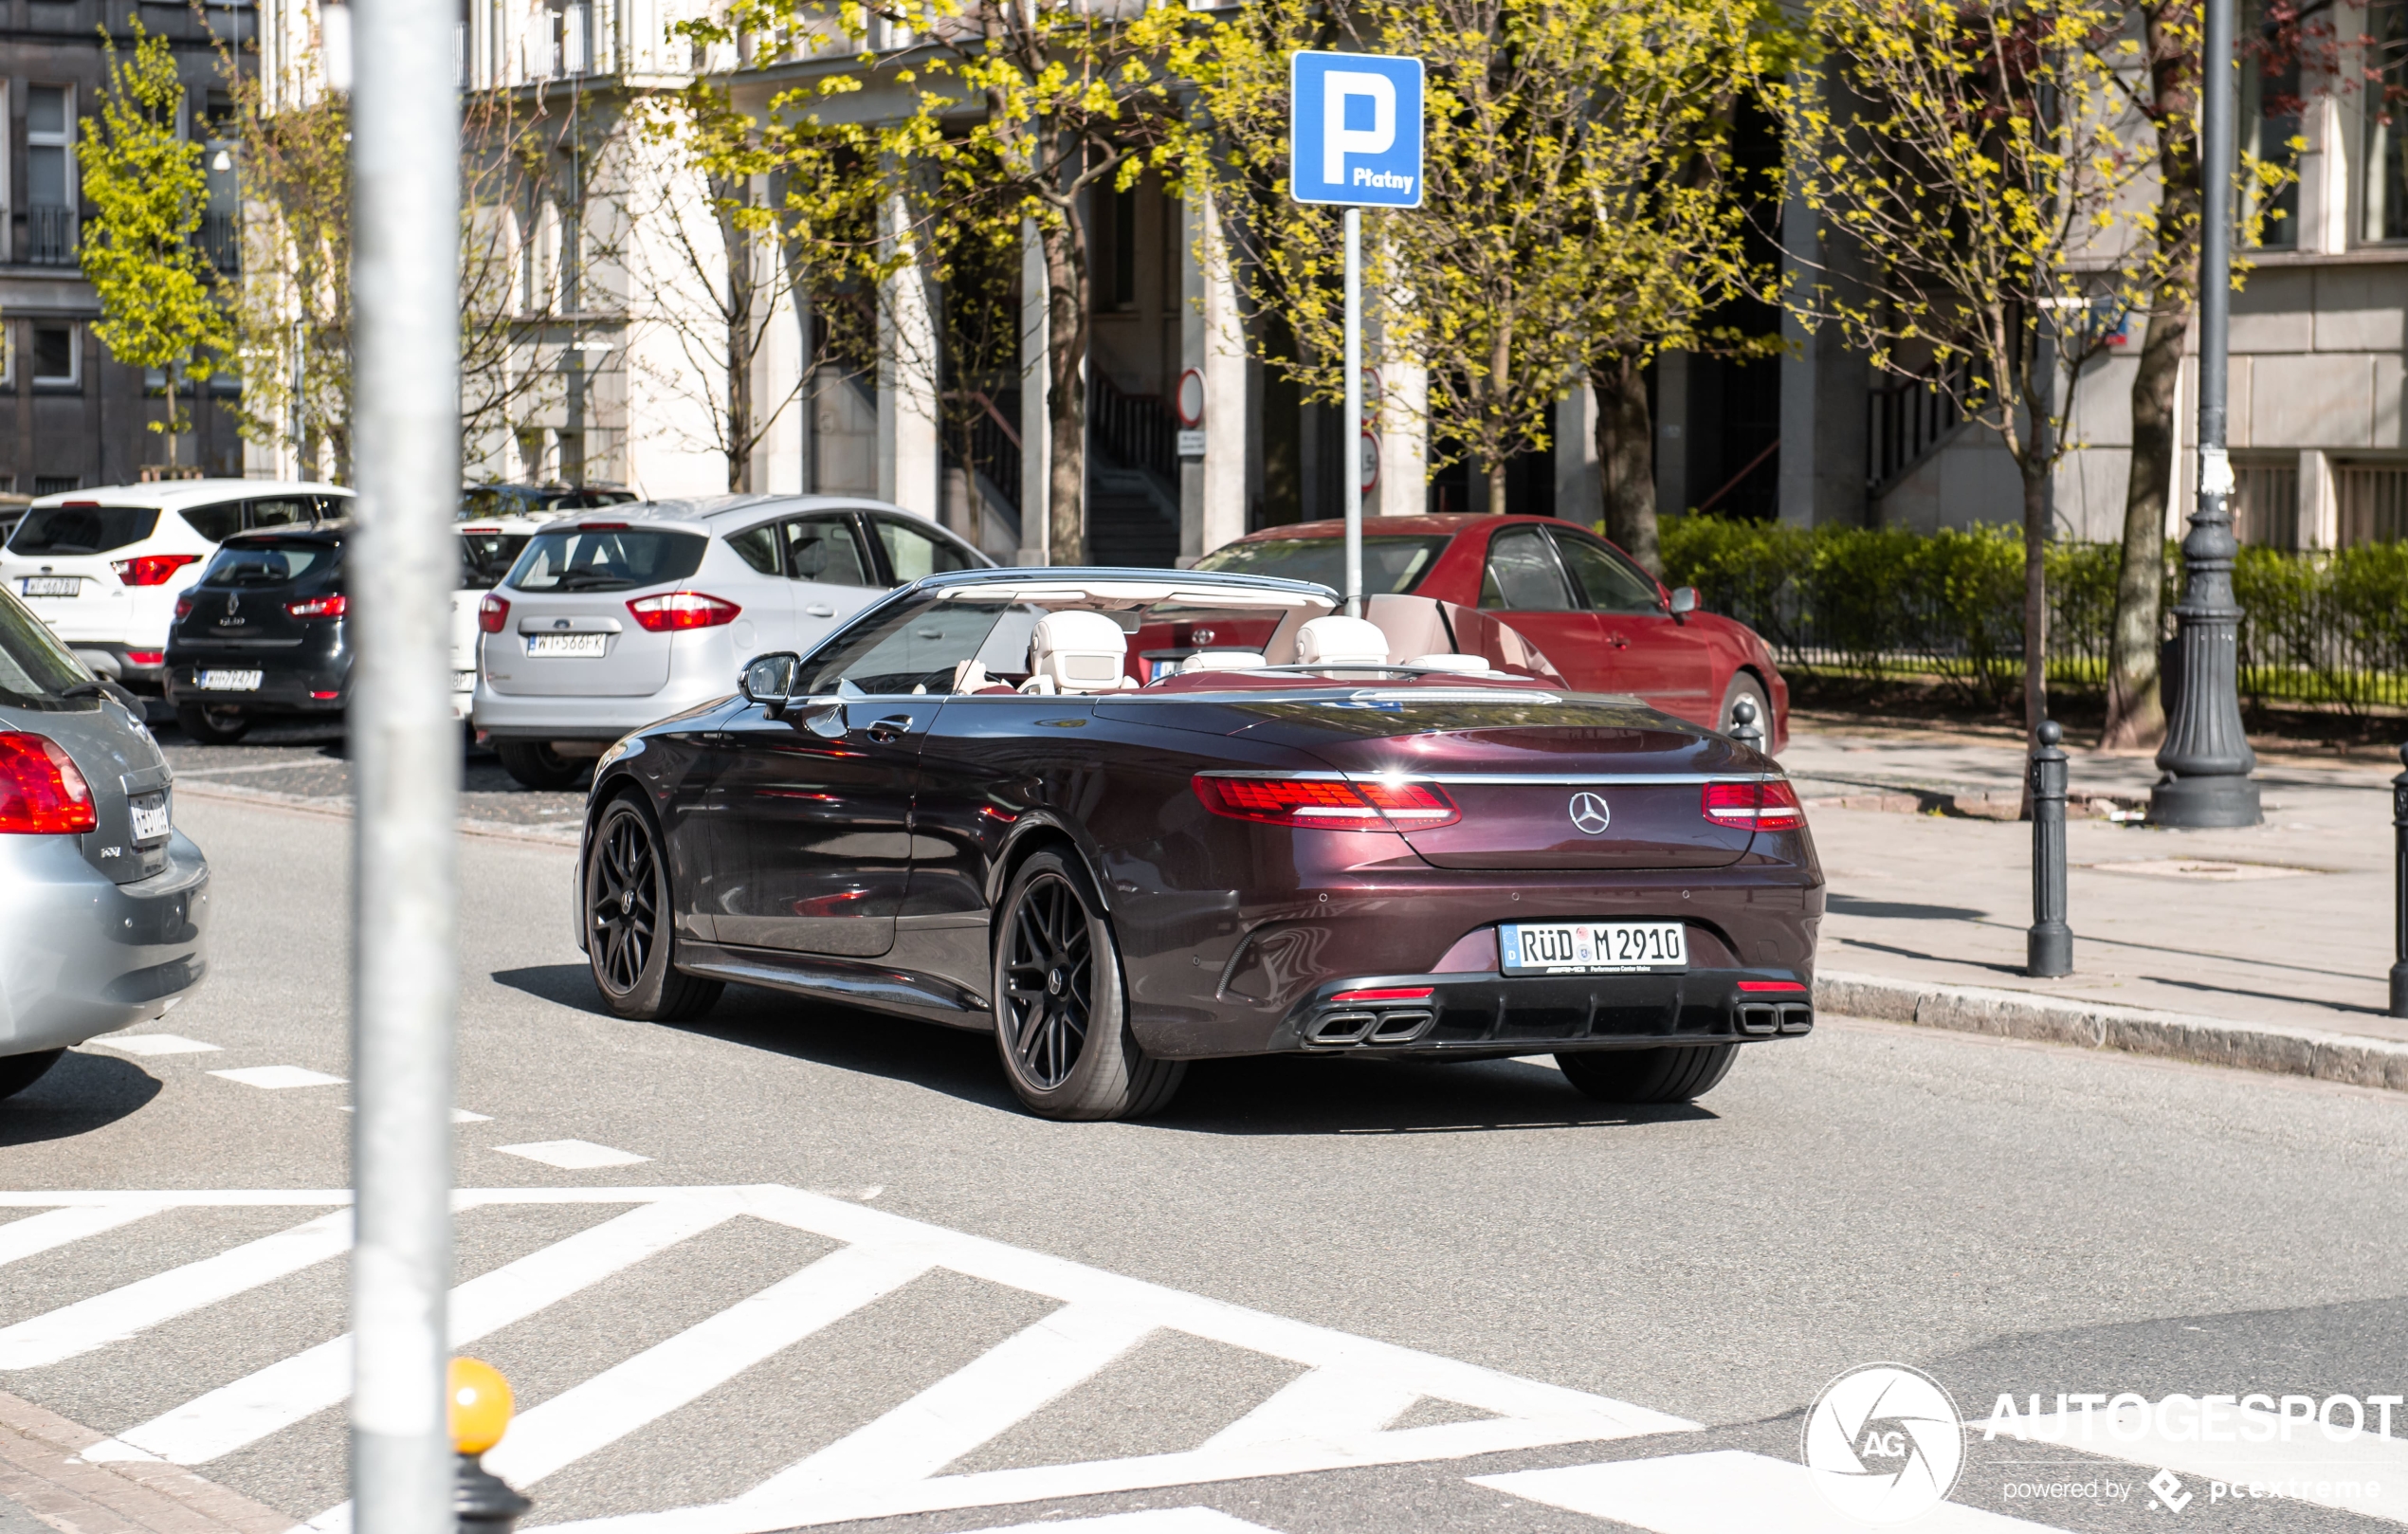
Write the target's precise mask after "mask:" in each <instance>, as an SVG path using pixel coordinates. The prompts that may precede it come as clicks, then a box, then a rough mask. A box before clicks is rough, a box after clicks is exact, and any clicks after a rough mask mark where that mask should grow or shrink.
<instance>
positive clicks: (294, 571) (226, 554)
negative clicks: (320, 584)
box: [201, 539, 342, 587]
mask: <svg viewBox="0 0 2408 1534" xmlns="http://www.w3.org/2000/svg"><path fill="white" fill-rule="evenodd" d="M341 559H342V550H341V549H339V548H337V547H336V546H335V545H333V544H330V543H319V542H317V541H315V540H311V541H308V542H304V541H302V540H301V539H293V540H292V541H291V542H289V543H287V542H285V541H283V540H282V539H278V540H276V541H274V542H257V543H229V544H227V545H226V546H225V547H223V548H221V549H219V550H218V551H217V557H215V558H213V559H211V560H210V562H209V569H208V570H206V571H204V572H202V575H201V584H202V585H204V586H236V587H249V586H289V585H291V584H292V583H293V582H295V581H297V580H299V579H301V577H302V576H304V575H327V574H330V573H331V572H332V571H333V569H334V567H335V566H336V565H337V564H338V563H339V562H340V561H341Z"/></svg>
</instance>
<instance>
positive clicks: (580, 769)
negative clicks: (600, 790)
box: [493, 740, 586, 793]
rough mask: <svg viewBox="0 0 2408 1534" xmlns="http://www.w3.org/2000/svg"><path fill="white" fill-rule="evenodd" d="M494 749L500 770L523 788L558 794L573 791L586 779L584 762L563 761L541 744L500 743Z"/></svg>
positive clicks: (539, 742) (558, 754) (536, 742)
mask: <svg viewBox="0 0 2408 1534" xmlns="http://www.w3.org/2000/svg"><path fill="white" fill-rule="evenodd" d="M493 749H494V751H495V752H496V753H497V754H498V755H500V757H501V758H502V771H503V772H505V773H508V774H509V775H510V776H512V777H514V778H516V779H517V780H518V781H519V784H520V786H521V787H523V788H531V789H539V790H542V791H544V792H546V793H558V792H560V791H562V790H565V789H573V788H575V787H576V786H577V779H579V778H581V777H583V776H585V769H586V763H585V762H583V761H580V760H578V759H576V758H573V757H564V756H562V755H560V753H558V752H556V751H555V750H553V749H552V747H551V746H550V745H548V744H546V743H545V742H544V741H541V740H499V741H496V742H495V743H494V748H493Z"/></svg>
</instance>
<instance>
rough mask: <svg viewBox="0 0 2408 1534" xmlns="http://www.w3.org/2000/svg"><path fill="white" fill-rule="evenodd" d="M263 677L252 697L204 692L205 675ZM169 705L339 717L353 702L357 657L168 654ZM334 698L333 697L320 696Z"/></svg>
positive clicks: (293, 653)
mask: <svg viewBox="0 0 2408 1534" xmlns="http://www.w3.org/2000/svg"><path fill="white" fill-rule="evenodd" d="M249 670H256V671H258V672H259V673H260V679H259V686H258V688H257V690H255V691H251V692H218V691H208V692H204V691H202V690H201V688H200V686H199V684H198V681H197V678H198V675H199V673H200V672H202V671H249ZM165 685H166V690H167V701H168V702H169V703H224V704H230V705H232V706H234V707H237V708H242V709H246V710H250V711H254V712H259V713H272V714H339V713H341V712H342V711H343V709H344V707H345V705H346V704H347V703H349V702H350V699H351V657H350V655H349V654H348V653H347V652H345V653H340V654H337V655H334V656H320V655H310V654H304V653H301V652H297V651H292V650H284V651H277V652H271V653H270V654H265V655H263V654H262V653H260V652H258V651H256V650H254V651H250V652H248V653H236V654H228V655H208V654H202V653H198V652H195V651H192V650H186V649H172V650H170V651H168V656H167V666H166V667H165ZM320 693H331V694H333V696H331V697H319V696H317V695H318V694H320Z"/></svg>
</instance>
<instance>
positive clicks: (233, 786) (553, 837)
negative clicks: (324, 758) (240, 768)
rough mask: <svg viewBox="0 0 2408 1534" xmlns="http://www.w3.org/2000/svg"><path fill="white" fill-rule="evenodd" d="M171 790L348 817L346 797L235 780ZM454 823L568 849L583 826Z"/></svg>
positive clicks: (178, 783)
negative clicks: (254, 785)
mask: <svg viewBox="0 0 2408 1534" xmlns="http://www.w3.org/2000/svg"><path fill="white" fill-rule="evenodd" d="M175 792H176V793H178V794H189V795H191V796H192V797H193V798H196V799H225V800H228V801H230V802H232V803H235V804H250V805H269V806H272V807H274V808H276V809H279V810H297V811H299V812H301V813H302V814H311V815H325V816H327V817H328V818H330V819H334V820H349V819H350V818H351V817H352V802H351V799H350V798H349V797H348V796H342V797H319V796H317V795H313V794H284V793H281V792H279V791H278V790H275V789H266V788H245V787H244V786H243V785H241V784H239V783H216V782H211V781H210V780H209V779H207V778H191V777H179V778H177V779H176V780H175ZM456 824H457V825H458V826H459V828H460V834H461V835H463V836H499V837H502V838H503V839H504V840H507V841H514V842H533V843H535V844H536V845H537V846H538V847H563V848H567V849H571V850H575V849H576V847H577V845H578V843H579V841H580V839H581V836H582V833H583V831H584V829H585V827H584V822H583V821H582V820H577V821H559V822H555V823H553V824H551V825H528V824H525V823H523V822H520V821H515V820H479V819H474V818H471V817H469V816H466V815H463V816H461V817H460V819H459V821H458V822H457V823H456Z"/></svg>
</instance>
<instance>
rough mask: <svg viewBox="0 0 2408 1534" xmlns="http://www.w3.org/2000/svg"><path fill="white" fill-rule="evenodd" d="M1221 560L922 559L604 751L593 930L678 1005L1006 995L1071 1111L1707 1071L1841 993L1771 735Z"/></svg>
mask: <svg viewBox="0 0 2408 1534" xmlns="http://www.w3.org/2000/svg"><path fill="white" fill-rule="evenodd" d="M1339 606H1340V604H1339V602H1338V599H1337V598H1336V596H1335V595H1334V594H1332V593H1331V592H1330V591H1329V590H1328V589H1327V588H1325V587H1322V586H1315V585H1308V584H1304V583H1302V582H1295V581H1284V580H1272V579H1267V578H1260V577H1248V576H1236V575H1206V574H1201V573H1195V572H1172V571H1159V572H1157V571H1132V570H1073V569H1043V568H1039V569H1005V570H977V571H962V572H957V573H953V574H948V575H932V576H930V577H928V578H926V579H923V580H921V581H918V582H915V583H913V584H912V585H909V586H906V587H903V588H902V589H901V590H899V591H897V592H895V593H894V594H891V595H890V596H888V597H886V598H885V600H883V601H881V602H879V603H878V604H876V605H875V606H872V607H870V608H868V609H867V610H865V611H864V612H861V613H860V614H859V615H858V616H856V617H855V618H854V619H853V620H852V621H851V622H849V623H848V624H847V625H846V626H845V627H844V628H842V629H840V630H837V631H836V632H835V633H834V634H833V635H831V636H830V638H829V639H828V640H827V641H826V642H825V643H824V644H822V645H821V646H820V647H819V648H817V649H815V650H813V651H812V652H811V653H810V654H809V655H805V656H800V657H797V656H794V655H782V654H781V655H763V656H759V657H757V658H756V659H755V660H754V661H753V662H752V663H751V664H750V665H749V666H748V667H746V669H745V672H744V675H743V679H742V686H741V689H740V690H739V693H738V694H737V695H735V696H733V697H730V698H727V699H725V700H722V701H721V702H719V703H710V704H707V705H705V706H703V707H701V708H698V709H694V710H691V711H689V712H687V713H684V714H681V715H679V716H677V717H675V718H672V719H667V720H664V721H660V722H659V723H656V724H653V725H650V726H648V727H647V728H645V729H643V730H639V731H637V732H636V733H635V734H633V735H631V736H629V737H628V738H627V739H626V740H621V741H620V742H619V743H618V744H617V745H615V746H613V747H612V748H611V751H610V752H609V753H608V754H606V755H605V756H604V757H603V758H602V760H601V763H600V765H599V767H598V768H597V770H596V772H595V774H594V783H593V798H592V801H591V805H590V808H589V812H588V814H587V818H586V826H585V839H584V851H583V856H582V857H581V858H580V860H579V865H578V868H579V875H578V892H577V910H578V912H579V930H578V941H579V943H580V945H581V946H583V947H584V948H585V950H586V952H587V954H588V956H589V957H590V959H592V963H593V978H594V982H595V984H596V985H597V986H598V987H599V988H600V990H601V993H602V995H603V998H604V1000H605V1001H606V1002H607V1003H608V1004H609V1006H610V1007H611V1010H612V1011H614V1012H616V1013H618V1014H621V1015H623V1016H628V1017H638V1018H651V1019H661V1020H670V1019H678V1018H685V1017H691V1016H694V1015H695V1014H699V1013H701V1012H702V1011H703V1010H704V1009H706V1008H708V1007H709V1006H711V1004H712V1003H713V1002H714V1001H716V1000H717V999H718V997H719V995H720V993H721V989H722V988H723V987H724V985H725V984H726V983H727V982H729V981H738V982H740V983H743V984H747V985H755V986H763V987H767V988H770V989H772V990H776V991H782V992H786V993H789V994H791V995H796V996H801V997H807V998H812V999H819V1000H827V1001H835V1002H841V1003H844V1004H846V1005H848V1006H852V1007H859V1008H864V1009H867V1010H869V1011H872V1012H882V1013H889V1014H898V1015H902V1016H907V1017H916V1018H921V1019H924V1020H927V1021H930V1022H939V1023H946V1024H950V1025H953V1026H956V1027H960V1028H975V1029H992V1030H994V1032H995V1034H996V1042H997V1045H998V1047H999V1048H998V1052H999V1053H1000V1055H1001V1057H1002V1061H1003V1068H1004V1070H1005V1072H1006V1074H1007V1075H1008V1076H1009V1077H1010V1078H1011V1082H1012V1089H1013V1090H1014V1091H1015V1092H1016V1093H1017V1094H1018V1095H1019V1097H1020V1100H1021V1101H1022V1102H1023V1103H1025V1104H1027V1105H1028V1106H1029V1107H1030V1109H1031V1111H1033V1112H1036V1113H1040V1114H1044V1115H1047V1116H1049V1117H1053V1118H1063V1119H1108V1118H1121V1117H1127V1116H1131V1115H1136V1114H1140V1113H1145V1112H1147V1111H1150V1110H1152V1109H1155V1108H1158V1107H1159V1106H1161V1105H1162V1104H1164V1103H1165V1102H1167V1101H1168V1100H1169V1099H1170V1097H1171V1095H1172V1093H1173V1092H1174V1091H1176V1090H1177V1087H1178V1083H1179V1078H1180V1076H1181V1074H1182V1073H1183V1071H1184V1069H1185V1067H1186V1062H1188V1061H1190V1060H1198V1059H1209V1058H1213V1057H1216V1056H1227V1055H1250V1054H1268V1053H1275V1052H1282V1051H1303V1052H1309V1053H1331V1054H1337V1053H1354V1054H1366V1053H1368V1054H1387V1055H1414V1056H1422V1057H1448V1058H1457V1059H1486V1058H1495V1057H1499V1056H1505V1055H1537V1054H1551V1055H1553V1056H1555V1058H1556V1060H1557V1062H1558V1064H1559V1065H1560V1066H1561V1067H1562V1069H1563V1072H1564V1074H1565V1076H1566V1077H1568V1078H1569V1079H1570V1080H1571V1082H1572V1083H1573V1084H1574V1085H1575V1086H1576V1087H1579V1088H1580V1089H1581V1090H1582V1091H1585V1092H1587V1093H1589V1094H1590V1095H1592V1096H1594V1097H1597V1098H1600V1099H1604V1100H1607V1101H1611V1102H1617V1103H1666V1102H1678V1101H1685V1100H1687V1099H1689V1098H1693V1097H1696V1096H1697V1095H1698V1094H1700V1093H1702V1092H1704V1091H1706V1089H1707V1088H1709V1087H1712V1086H1714V1084H1715V1083H1716V1082H1718V1081H1720V1080H1721V1079H1722V1077H1723V1075H1724V1072H1725V1071H1727V1070H1728V1069H1729V1068H1730V1064H1731V1060H1732V1057H1733V1056H1734V1054H1735V1053H1736V1052H1737V1050H1738V1048H1739V1046H1740V1045H1742V1044H1746V1043H1754V1042H1762V1041H1770V1040H1775V1039H1781V1038H1791V1037H1796V1036H1797V1035H1799V1034H1802V1033H1805V1032H1808V1031H1809V1030H1810V1029H1811V1028H1812V1027H1813V1023H1814V1012H1813V1005H1812V992H1811V986H1812V983H1813V969H1814V959H1815V923H1816V921H1817V919H1818V918H1819V917H1820V915H1821V913H1822V909H1823V879H1822V874H1821V871H1820V869H1819V868H1818V867H1816V864H1815V849H1814V844H1813V841H1812V840H1811V839H1810V837H1809V836H1808V834H1807V829H1806V821H1805V816H1804V814H1803V813H1802V812H1801V811H1800V809H1799V807H1798V802H1797V795H1796V794H1795V792H1794V791H1793V790H1792V788H1791V787H1790V784H1789V782H1788V780H1787V779H1786V777H1784V776H1783V775H1782V774H1781V771H1780V769H1779V767H1778V766H1777V765H1776V764H1775V763H1774V762H1772V761H1771V760H1770V759H1768V758H1765V757H1763V756H1761V755H1760V754H1758V753H1757V752H1755V751H1753V750H1750V749H1749V748H1748V747H1746V746H1744V745H1742V744H1739V743H1737V742H1735V741H1733V740H1730V739H1728V738H1727V737H1724V736H1722V735H1717V734H1714V733H1712V732H1710V731H1708V730H1706V729H1704V728H1701V727H1699V726H1697V725H1694V724H1689V723H1686V722H1683V721H1679V720H1676V719H1673V718H1671V717H1670V716H1669V715H1666V714H1663V713H1659V712H1657V711H1655V710H1654V709H1651V708H1650V707H1648V706H1647V705H1646V704H1645V703H1641V702H1639V701H1638V700H1637V699H1636V698H1635V697H1632V696H1627V695H1620V694H1614V693H1576V692H1573V691H1571V690H1569V689H1568V688H1566V687H1565V686H1564V685H1562V682H1561V679H1560V677H1558V676H1557V675H1556V674H1555V673H1554V671H1553V669H1552V667H1550V666H1549V665H1548V663H1547V661H1546V658H1545V657H1544V656H1543V655H1541V654H1540V653H1538V652H1537V651H1536V650H1534V649H1531V648H1529V646H1528V644H1527V642H1526V641H1525V640H1523V639H1522V638H1520V637H1519V636H1517V635H1515V634H1514V633H1513V632H1512V631H1511V630H1505V629H1503V628H1502V627H1501V626H1499V625H1496V624H1495V623H1493V622H1490V621H1487V620H1485V619H1484V618H1483V616H1482V615H1481V614H1479V613H1477V612H1469V611H1467V610H1465V609H1461V608H1456V607H1452V606H1450V605H1449V604H1446V603H1442V602H1435V601H1432V600H1429V599H1427V598H1421V597H1414V596H1394V595H1383V596H1377V597H1374V598H1373V599H1372V600H1371V602H1370V604H1369V606H1368V608H1367V610H1366V611H1365V612H1364V614H1363V616H1361V617H1359V618H1357V617H1346V616H1341V615H1339V612H1338V610H1339Z"/></svg>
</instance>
